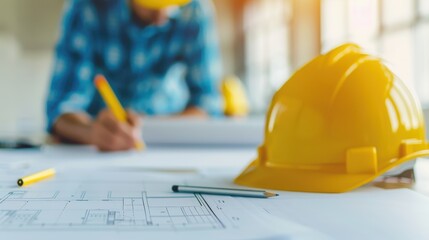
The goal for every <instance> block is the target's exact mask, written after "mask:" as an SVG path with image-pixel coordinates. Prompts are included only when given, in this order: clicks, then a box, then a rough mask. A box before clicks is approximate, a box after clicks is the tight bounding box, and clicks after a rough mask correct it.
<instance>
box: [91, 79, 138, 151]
mask: <svg viewBox="0 0 429 240" xmlns="http://www.w3.org/2000/svg"><path fill="white" fill-rule="evenodd" d="M94 84H95V87H96V88H97V89H98V91H99V92H100V95H101V97H102V98H103V100H104V102H105V103H106V105H107V106H108V107H109V109H110V110H111V111H112V112H113V115H114V116H115V117H116V119H118V121H120V122H123V123H127V112H125V110H124V108H123V107H122V105H121V103H120V102H119V100H118V98H117V97H116V95H115V93H114V92H113V90H112V88H111V87H110V85H109V83H108V82H107V80H106V78H105V77H104V76H103V75H97V76H96V77H95V81H94ZM135 145H136V149H137V150H143V149H144V147H145V144H144V142H142V141H138V142H136V143H135Z"/></svg>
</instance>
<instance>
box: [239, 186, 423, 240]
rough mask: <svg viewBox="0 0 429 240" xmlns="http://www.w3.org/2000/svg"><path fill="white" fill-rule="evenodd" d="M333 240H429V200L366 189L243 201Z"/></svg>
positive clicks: (403, 191)
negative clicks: (314, 230) (428, 225)
mask: <svg viewBox="0 0 429 240" xmlns="http://www.w3.org/2000/svg"><path fill="white" fill-rule="evenodd" d="M240 201H242V202H250V203H251V204H254V205H255V206H258V207H260V208H263V209H264V210H265V211H266V212H268V213H270V214H271V215H273V216H277V217H279V218H282V219H285V220H288V221H291V222H296V223H299V224H302V225H305V226H307V227H310V228H312V229H316V230H319V231H321V232H323V233H325V234H327V235H329V236H331V237H333V238H334V239H356V240H357V239H398V240H399V239H422V240H423V239H428V238H429V228H428V227H427V223H428V222H429V198H427V197H426V196H423V195H421V194H418V193H416V192H413V191H411V190H408V189H397V190H383V189H379V188H372V187H364V188H361V189H358V190H355V191H353V192H350V193H344V194H308V193H281V195H280V197H279V198H276V199H268V200H267V201H260V200H258V199H240Z"/></svg>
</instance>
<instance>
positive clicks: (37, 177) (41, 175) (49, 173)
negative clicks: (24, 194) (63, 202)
mask: <svg viewBox="0 0 429 240" xmlns="http://www.w3.org/2000/svg"><path fill="white" fill-rule="evenodd" d="M55 173H56V172H55V169H53V168H49V169H46V170H44V171H41V172H37V173H35V174H31V175H28V176H25V177H23V178H20V179H18V182H17V183H18V186H20V187H22V186H27V185H30V184H33V183H36V182H38V181H42V180H45V179H47V178H50V177H53V176H54V175H55Z"/></svg>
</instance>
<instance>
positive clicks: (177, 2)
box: [135, 0, 191, 9]
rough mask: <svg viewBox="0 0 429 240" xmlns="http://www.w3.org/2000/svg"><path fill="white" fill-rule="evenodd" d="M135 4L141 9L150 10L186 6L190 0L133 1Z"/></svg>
mask: <svg viewBox="0 0 429 240" xmlns="http://www.w3.org/2000/svg"><path fill="white" fill-rule="evenodd" d="M135 2H136V3H137V4H138V5H140V6H143V7H146V8H150V9H162V8H166V7H170V6H182V5H186V4H188V3H189V2H191V1H190V0H135Z"/></svg>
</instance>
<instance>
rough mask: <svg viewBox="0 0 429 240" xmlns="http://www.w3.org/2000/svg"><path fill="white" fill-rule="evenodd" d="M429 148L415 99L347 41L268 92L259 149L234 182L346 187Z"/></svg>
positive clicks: (282, 186) (319, 189)
mask: <svg viewBox="0 0 429 240" xmlns="http://www.w3.org/2000/svg"><path fill="white" fill-rule="evenodd" d="M428 155H429V144H428V143H427V141H426V138H425V126H424V120H423V114H422V110H421V107H420V103H419V101H418V100H417V98H416V97H415V96H414V95H413V93H412V92H411V91H410V90H409V89H408V88H407V87H406V86H405V84H404V83H403V82H402V81H401V80H400V79H399V78H398V77H397V76H395V75H394V74H393V73H392V72H391V71H390V70H389V69H388V68H387V67H386V66H385V65H384V64H383V63H382V61H381V60H380V59H378V58H375V57H372V56H370V55H367V54H365V53H363V52H362V50H361V49H360V48H359V47H358V46H356V45H353V44H346V45H343V46H340V47H338V48H336V49H334V50H332V51H331V52H329V53H327V54H325V55H321V56H319V57H317V58H315V59H314V60H313V61H311V62H310V63H308V64H307V65H305V66H304V67H303V68H301V69H300V70H298V71H297V72H296V73H295V74H294V75H293V76H292V77H291V78H290V80H289V81H287V82H286V83H285V84H284V85H283V87H282V88H281V89H280V90H278V92H277V93H276V94H275V95H274V97H273V100H272V103H271V106H270V108H269V110H268V115H267V119H266V125H265V140H264V142H263V144H262V145H261V146H260V147H259V151H258V157H257V159H256V160H255V161H253V162H252V163H251V164H250V165H249V166H248V167H247V168H246V169H245V170H244V171H243V173H242V174H241V175H240V176H238V177H237V178H236V179H235V182H236V183H237V184H240V185H245V186H251V187H258V188H269V189H278V190H288V191H303V192H345V191H349V190H353V189H355V188H357V187H360V186H362V185H364V184H366V183H368V182H370V181H372V180H373V179H375V178H376V177H378V176H380V175H382V174H384V173H386V172H387V171H389V170H390V169H392V168H394V167H396V166H399V165H401V164H402V163H405V162H407V161H410V160H413V159H415V158H418V157H422V156H428Z"/></svg>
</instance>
